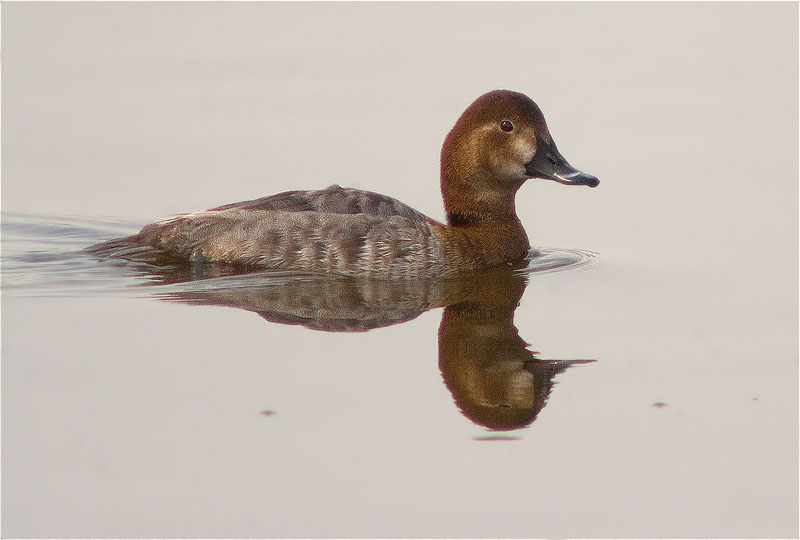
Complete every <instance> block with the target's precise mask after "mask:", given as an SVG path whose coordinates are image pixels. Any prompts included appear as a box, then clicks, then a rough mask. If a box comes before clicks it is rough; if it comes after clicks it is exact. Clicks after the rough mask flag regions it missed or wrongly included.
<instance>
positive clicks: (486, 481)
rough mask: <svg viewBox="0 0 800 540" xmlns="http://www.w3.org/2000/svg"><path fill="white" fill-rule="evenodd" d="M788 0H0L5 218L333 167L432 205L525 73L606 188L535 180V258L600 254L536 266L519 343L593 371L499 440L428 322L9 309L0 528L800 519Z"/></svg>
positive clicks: (560, 137)
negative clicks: (450, 149)
mask: <svg viewBox="0 0 800 540" xmlns="http://www.w3.org/2000/svg"><path fill="white" fill-rule="evenodd" d="M797 9H798V8H797V4H796V3H778V4H776V3H734V4H728V3H716V2H715V3H703V4H696V3H678V4H659V3H613V4H607V3H565V4H552V3H533V4H529V3H511V4H483V3H469V4H465V3H446V4H421V3H420V4H417V3H413V4H395V3H380V4H342V3H330V4H314V3H298V4H291V5H289V4H280V3H266V4H262V3H202V4H195V3H178V4H167V3H135V2H131V3H114V4H108V3H63V4H62V3H58V4H53V3H9V2H4V3H3V4H2V70H3V71H2V76H3V78H2V180H3V184H2V205H3V210H4V211H9V210H10V211H17V212H53V213H59V214H65V213H67V214H78V215H88V216H97V215H105V216H119V217H129V218H135V219H140V220H141V222H142V223H144V222H146V221H147V220H149V219H155V218H159V217H162V216H165V215H168V214H171V213H175V212H181V211H188V210H196V209H202V208H208V207H210V206H215V205H219V204H223V203H227V202H233V201H237V200H243V199H247V198H253V197H258V196H262V195H266V194H269V193H274V192H278V191H282V190H286V189H299V188H319V187H324V186H326V185H328V184H330V183H332V182H338V183H341V184H344V185H350V186H355V187H361V188H365V189H370V190H374V191H378V192H381V193H385V194H388V195H391V196H394V197H397V198H399V199H401V200H403V201H404V202H406V203H408V204H410V205H412V206H414V207H415V208H417V209H419V210H422V211H424V212H426V213H428V214H429V215H431V216H433V217H435V218H438V219H440V218H442V217H443V212H442V209H441V200H440V196H439V192H438V152H439V147H440V145H441V141H442V139H443V137H444V135H445V134H446V133H447V131H448V130H449V128H450V127H451V126H452V124H453V122H454V121H455V119H456V118H457V116H458V115H459V114H460V112H461V111H462V110H463V109H464V108H465V107H466V106H467V105H468V104H469V103H470V102H471V101H472V100H473V99H474V98H475V97H477V96H478V95H480V94H481V93H483V92H485V91H487V90H491V89H494V88H511V89H515V90H519V91H522V92H525V93H527V94H529V95H530V96H531V97H532V98H533V99H535V100H536V101H537V102H538V103H539V105H540V106H541V107H542V109H543V111H544V113H545V115H546V117H547V119H548V122H549V125H550V128H551V131H552V133H553V135H554V137H555V140H556V141H557V142H558V145H559V148H560V150H561V151H562V152H563V154H564V155H565V156H566V157H567V158H568V159H569V160H570V161H571V162H572V163H573V164H574V165H576V166H577V167H579V168H581V169H584V170H586V171H587V172H591V173H593V174H596V175H597V176H598V177H599V178H600V180H601V184H600V186H599V188H597V189H595V190H590V189H586V188H567V187H564V186H561V185H556V184H553V183H545V182H531V183H530V185H527V186H525V187H524V188H523V189H522V190H521V192H520V194H519V195H518V198H517V208H518V212H519V215H520V217H521V219H522V221H523V223H524V224H525V226H526V228H527V230H528V231H529V234H530V236H531V239H532V241H533V243H534V244H536V245H545V246H557V247H565V248H584V249H589V250H593V251H598V252H600V253H602V255H603V263H602V265H601V266H600V267H599V268H595V269H592V270H591V271H588V272H583V273H577V274H569V275H557V274H555V275H548V276H534V278H533V280H532V283H531V285H530V286H529V288H528V291H527V292H526V296H525V298H524V299H523V303H522V306H521V307H520V309H519V310H518V312H517V316H516V324H517V326H518V327H519V328H520V334H521V335H522V336H523V338H525V339H526V340H528V341H530V342H532V343H533V344H534V345H533V346H534V348H535V349H536V350H540V351H543V353H545V356H548V355H549V356H551V357H561V358H570V357H592V358H597V359H598V362H597V364H593V365H591V366H583V367H581V368H580V369H578V368H576V369H574V370H573V371H570V372H568V373H567V374H565V375H564V376H563V381H562V382H561V383H560V384H559V385H557V386H556V389H555V390H554V393H553V395H552V396H551V403H550V404H549V405H548V407H547V408H546V409H544V411H543V413H542V414H541V417H540V418H539V419H538V420H537V421H536V423H535V424H534V425H533V426H532V427H531V428H530V429H528V430H526V431H524V432H521V433H520V436H521V437H522V440H520V441H516V442H512V443H501V444H487V443H479V442H476V441H474V440H472V437H473V436H480V435H482V434H484V432H483V431H481V429H479V428H478V427H476V426H474V425H472V424H471V423H469V422H468V421H467V420H466V419H464V418H463V417H461V416H460V414H459V413H458V411H457V410H456V408H455V406H454V405H453V403H452V397H451V396H450V395H449V393H448V392H447V390H446V389H445V388H444V386H443V385H442V382H441V378H440V376H439V374H438V368H437V366H436V354H437V352H436V327H437V325H438V321H439V313H438V312H430V313H426V314H424V315H422V316H421V317H419V318H418V319H416V320H414V321H412V322H411V323H408V324H405V325H401V326H395V327H392V328H388V329H384V330H379V331H375V332H370V333H367V334H363V335H337V334H319V333H312V332H309V331H307V330H303V329H300V328H296V327H284V326H279V325H269V324H266V323H264V322H263V321H262V320H260V319H259V318H258V317H256V316H254V315H252V314H249V313H245V312H241V311H235V310H225V309H220V308H210V307H206V308H195V307H187V306H182V305H172V304H163V303H159V302H155V301H152V300H133V299H128V298H125V299H119V298H113V297H109V298H99V299H98V298H91V299H85V298H73V299H60V300H54V299H46V298H45V299H41V298H40V299H27V298H14V297H8V296H6V295H4V298H3V328H2V331H3V335H2V337H3V351H2V352H3V381H2V384H3V387H2V390H3V463H2V466H3V471H2V482H3V485H2V488H3V514H2V518H3V520H2V521H3V528H4V530H3V532H4V536H42V537H47V536H87V537H92V536H94V537H106V536H145V537H148V536H153V537H160V536H179V537H191V536H197V535H199V536H208V537H217V536H241V537H243V536H361V535H368V536H456V537H460V536H466V537H473V536H475V537H485V536H506V537H515V536H534V537H539V536H547V537H561V536H592V537H604V536H613V537H625V536H635V537H680V536H690V537H707V536H724V537H765V536H766V537H770V536H779V537H790V536H796V535H797V525H798V519H797V505H798V495H797V478H798V470H797V448H798V433H797V421H798V417H797V380H798V379H797V375H798V373H797V342H798V339H797V328H798V318H797V298H798V287H797V245H798V237H797V231H798V219H797V201H798V168H797V164H798V155H797V145H798V138H797V133H798V131H797V127H798V126H797V118H798V110H797V93H798V92H797V91H798V88H797V80H798V68H797V66H798V56H797V42H798V34H797V15H798V11H797ZM754 398H755V399H754ZM656 401H665V402H667V403H669V406H668V407H665V408H663V409H657V408H654V407H652V406H651V404H652V403H653V402H656ZM264 408H273V409H275V410H277V411H278V414H276V415H275V416H274V417H271V418H264V417H261V416H259V415H258V414H257V413H258V411H259V410H262V409H264Z"/></svg>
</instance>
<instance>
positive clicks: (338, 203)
mask: <svg viewBox="0 0 800 540" xmlns="http://www.w3.org/2000/svg"><path fill="white" fill-rule="evenodd" d="M224 210H281V211H284V212H324V213H328V214H366V215H370V216H377V217H381V218H388V217H390V216H402V217H406V218H409V219H412V220H420V221H424V220H426V219H427V218H426V217H425V215H424V214H422V213H421V212H418V211H416V210H414V209H413V208H411V207H410V206H408V205H406V204H403V203H401V202H400V201H398V200H397V199H394V198H392V197H388V196H386V195H381V194H380V193H374V192H372V191H363V190H360V189H352V188H343V187H341V186H338V185H336V184H334V185H332V186H329V187H327V188H325V189H320V190H316V191H285V192H283V193H278V194H276V195H270V196H269V197H262V198H260V199H254V200H251V201H242V202H237V203H232V204H226V205H223V206H218V207H216V208H212V209H210V210H208V212H217V211H224Z"/></svg>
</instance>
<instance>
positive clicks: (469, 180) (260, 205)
mask: <svg viewBox="0 0 800 540" xmlns="http://www.w3.org/2000/svg"><path fill="white" fill-rule="evenodd" d="M534 178H538V179H546V180H553V181H555V182H558V183H561V184H565V185H571V186H589V187H596V186H597V185H598V184H599V180H598V179H597V177H596V176H593V175H591V174H587V173H584V172H581V171H580V170H578V169H576V168H574V167H573V166H572V165H570V164H569V162H568V161H567V160H566V159H565V158H564V156H562V155H561V153H560V152H559V150H558V148H557V147H556V144H555V141H554V140H553V137H552V136H551V134H550V130H549V129H548V127H547V123H546V121H545V118H544V115H543V114H542V111H541V109H540V108H539V106H538V105H536V103H535V102H534V101H533V100H532V99H531V98H529V97H528V96H527V95H525V94H522V93H519V92H515V91H511V90H494V91H491V92H487V93H485V94H483V95H481V96H480V97H478V98H477V99H476V100H475V101H474V102H473V103H472V104H471V105H469V106H468V107H467V108H466V110H465V111H464V112H463V113H462V114H461V116H460V117H459V118H458V120H457V121H456V123H455V125H454V126H453V128H452V129H451V130H450V132H449V133H448V134H447V136H446V137H445V139H444V143H443V145H442V150H441V159H440V184H441V192H442V199H443V201H444V209H445V214H446V223H441V222H439V221H437V220H435V219H432V218H430V217H428V216H426V215H424V214H423V213H421V212H418V211H417V210H415V209H413V208H411V207H410V206H408V205H406V204H404V203H402V202H400V201H398V200H397V199H394V198H392V197H389V196H387V195H382V194H379V193H374V192H371V191H364V190H359V189H352V188H344V187H341V186H339V185H336V184H334V185H332V186H329V187H327V188H325V189H320V190H312V191H286V192H283V193H278V194H276V195H271V196H267V197H262V198H259V199H254V200H249V201H242V202H237V203H232V204H226V205H223V206H218V207H216V208H211V209H209V210H205V211H201V212H193V213H186V214H178V215H176V216H173V217H170V218H167V219H165V220H161V221H157V222H155V223H151V224H149V225H146V226H145V227H144V228H143V229H142V230H141V231H140V232H139V233H137V234H134V235H132V236H128V237H124V238H118V239H114V240H109V241H106V242H102V243H100V244H96V245H94V246H91V247H90V248H87V251H88V252H89V253H90V254H93V255H95V256H98V257H103V258H120V259H128V260H137V259H146V258H148V257H150V258H152V257H153V256H158V257H161V258H166V259H169V260H170V261H175V262H180V263H186V264H191V265H207V264H222V265H233V266H236V267H242V268H251V267H252V268H254V269H280V270H287V271H292V272H300V273H311V274H333V275H341V276H353V277H364V278H379V279H416V278H431V277H439V276H451V275H459V274H468V273H474V272H479V271H483V270H486V269H490V268H493V267H498V266H513V265H517V264H521V263H523V262H524V261H525V259H526V257H528V255H529V251H530V242H529V240H528V236H527V234H526V232H525V229H524V227H523V226H522V223H521V222H520V219H519V217H518V216H517V213H516V208H515V198H516V194H517V191H518V190H519V189H520V187H521V186H522V185H523V184H524V183H525V182H526V181H527V180H530V179H534Z"/></svg>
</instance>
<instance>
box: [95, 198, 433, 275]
mask: <svg viewBox="0 0 800 540" xmlns="http://www.w3.org/2000/svg"><path fill="white" fill-rule="evenodd" d="M433 225H434V224H433V222H432V221H431V220H430V219H428V218H427V217H426V216H425V215H424V214H422V213H420V212H417V211H416V210H414V209H413V208H411V207H409V206H407V205H405V204H403V203H401V202H400V201H398V200H396V199H393V198H391V197H387V196H385V195H380V194H377V193H372V192H369V191H361V190H356V189H346V188H342V187H340V186H336V185H334V186H330V187H329V188H327V189H324V190H318V191H288V192H284V193H279V194H277V195H272V196H270V197H263V198H261V199H255V200H251V201H244V202H239V203H233V204H228V205H224V206H219V207H217V208H212V209H210V210H207V211H204V212H197V213H192V214H181V215H178V216H175V217H174V218H170V219H168V220H165V221H160V222H156V223H152V224H150V225H147V226H146V227H145V228H144V229H142V230H141V232H139V233H138V234H136V235H133V236H129V237H126V238H120V239H117V240H111V241H109V242H104V243H102V244H98V245H96V246H93V247H91V248H89V252H90V253H93V254H96V255H101V256H104V257H119V258H125V259H138V258H147V257H148V256H151V255H153V254H154V253H155V254H161V255H166V256H169V257H172V258H175V259H179V260H186V261H190V262H192V263H205V262H223V263H229V264H238V265H247V266H260V267H267V268H280V269H287V270H297V271H303V272H325V273H328V272H333V273H338V274H344V275H354V276H365V277H386V278H402V277H420V276H431V275H438V274H441V273H442V272H443V270H444V268H443V260H444V257H443V253H442V246H441V242H440V241H439V239H438V237H437V236H436V235H435V234H434V233H433V230H432V226H433Z"/></svg>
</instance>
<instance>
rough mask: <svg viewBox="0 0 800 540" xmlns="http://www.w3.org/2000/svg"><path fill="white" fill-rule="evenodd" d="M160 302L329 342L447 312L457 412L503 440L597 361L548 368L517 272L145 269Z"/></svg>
mask: <svg viewBox="0 0 800 540" xmlns="http://www.w3.org/2000/svg"><path fill="white" fill-rule="evenodd" d="M147 273H148V274H149V277H150V278H151V279H155V282H154V281H151V283H153V284H160V285H162V287H158V289H160V290H159V292H158V296H159V297H160V298H162V299H165V300H172V301H179V302H185V303H190V304H201V305H219V306H227V307H235V308H239V309H244V310H247V311H252V312H254V313H256V314H258V315H259V316H261V317H262V318H264V319H265V320H267V321H269V322H274V323H280V324H293V325H302V326H304V327H306V328H310V329H314V330H323V331H330V332H359V331H366V330H370V329H373V328H379V327H384V326H389V325H393V324H398V323H402V322H406V321H409V320H411V319H414V318H415V317H417V316H418V315H420V314H421V313H424V312H425V311H427V310H430V309H433V308H438V307H443V308H444V312H443V314H442V321H441V324H440V326H439V368H440V370H441V374H442V378H443V380H444V383H445V385H446V386H447V388H448V389H449V390H450V392H451V393H452V395H453V398H454V400H455V402H456V404H457V406H458V408H459V409H460V410H461V412H462V413H463V414H464V415H465V416H466V417H467V418H469V419H470V420H471V421H473V422H474V423H476V424H478V425H481V426H485V427H487V428H489V429H491V430H497V431H507V430H513V429H519V428H522V427H525V426H527V425H529V424H531V423H532V422H533V421H534V420H535V419H536V417H537V416H538V414H539V412H540V411H541V410H542V408H543V407H544V406H545V404H546V403H547V398H548V396H549V395H550V392H551V390H552V388H553V385H554V382H553V378H554V377H555V376H556V375H558V374H559V373H562V372H564V371H565V370H567V369H568V368H569V367H571V366H574V365H576V364H583V363H587V362H593V360H582V359H580V360H546V359H541V358H538V357H537V356H536V354H537V353H534V352H532V351H531V350H529V349H528V346H527V344H526V343H525V342H524V341H523V340H522V338H520V336H519V333H518V331H517V328H516V327H515V326H514V311H515V310H516V308H517V306H518V305H519V301H520V299H521V298H522V295H523V293H524V291H525V287H526V285H527V278H528V276H527V274H525V273H524V272H521V271H520V269H513V268H500V269H493V270H490V271H487V272H484V273H481V274H478V275H472V276H469V277H468V278H459V279H439V280H433V279H429V280H416V281H379V280H366V279H352V278H336V277H331V276H326V277H315V276H298V275H296V274H295V275H289V274H281V273H276V272H274V271H272V272H269V273H241V274H237V273H236V272H235V271H232V270H231V269H230V268H219V269H216V268H214V267H213V266H205V267H202V268H195V269H192V268H185V267H182V268H176V269H170V270H166V269H163V268H161V269H158V272H157V273H156V274H154V269H153V268H152V267H151V268H149V269H147Z"/></svg>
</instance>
